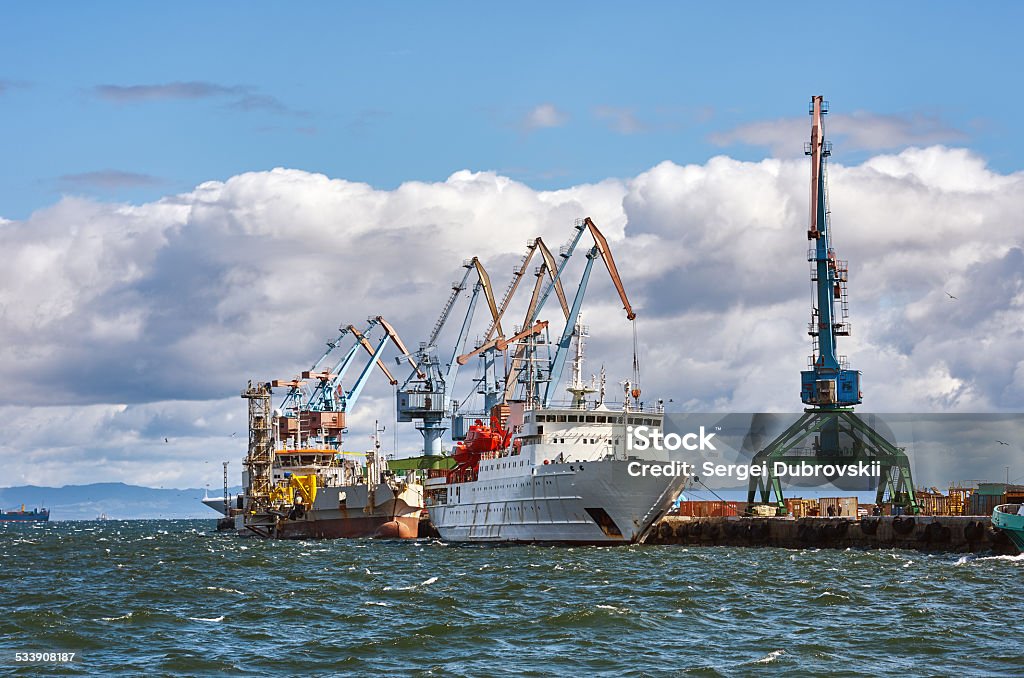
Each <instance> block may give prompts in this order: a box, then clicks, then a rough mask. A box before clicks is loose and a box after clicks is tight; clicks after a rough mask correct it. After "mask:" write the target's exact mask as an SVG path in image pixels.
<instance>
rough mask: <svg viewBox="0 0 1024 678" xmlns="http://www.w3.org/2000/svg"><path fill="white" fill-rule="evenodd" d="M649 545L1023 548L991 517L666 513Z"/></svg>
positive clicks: (1010, 552)
mask: <svg viewBox="0 0 1024 678" xmlns="http://www.w3.org/2000/svg"><path fill="white" fill-rule="evenodd" d="M646 543H648V544H684V545H692V546H776V547H781V548H792V549H799V548H834V549H845V548H865V549H877V548H890V549H891V548H897V549H913V550H917V551H934V552H949V553H977V552H986V551H988V552H993V553H997V554H1007V555H1016V554H1017V553H1019V551H1018V550H1017V548H1016V547H1015V546H1014V545H1013V543H1012V542H1011V541H1010V540H1009V539H1008V538H1007V536H1006V535H1005V534H1003V532H1001V531H1000V530H997V529H995V528H993V527H992V521H991V519H990V518H988V517H987V516H881V517H867V518H860V519H855V518H754V517H735V516H733V517H708V518H690V517H680V516H667V517H665V518H662V519H661V520H660V521H659V522H658V524H657V525H655V526H654V528H653V529H652V530H651V532H650V534H649V536H648V538H647V540H646Z"/></svg>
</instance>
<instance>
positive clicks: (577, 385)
mask: <svg viewBox="0 0 1024 678" xmlns="http://www.w3.org/2000/svg"><path fill="white" fill-rule="evenodd" d="M573 334H575V335H576V355H574V356H573V359H572V382H571V383H570V384H569V385H568V386H567V387H566V388H565V390H566V391H568V392H569V393H571V394H572V408H573V409H578V410H582V409H584V408H585V406H586V399H587V395H588V394H590V393H596V392H597V389H595V388H594V386H593V384H591V385H587V384H584V383H583V349H584V339H585V338H586V337H589V336H590V328H589V327H587V326H586V325H584V324H583V314H582V313H581V314H579V316H578V317H577V318H576V327H575V329H574V330H573Z"/></svg>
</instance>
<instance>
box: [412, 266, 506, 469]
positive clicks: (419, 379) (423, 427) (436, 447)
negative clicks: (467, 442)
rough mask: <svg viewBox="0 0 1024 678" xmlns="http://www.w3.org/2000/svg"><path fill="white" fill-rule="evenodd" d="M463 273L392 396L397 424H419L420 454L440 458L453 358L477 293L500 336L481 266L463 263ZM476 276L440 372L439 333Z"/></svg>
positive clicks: (454, 364)
mask: <svg viewBox="0 0 1024 678" xmlns="http://www.w3.org/2000/svg"><path fill="white" fill-rule="evenodd" d="M462 265H463V268H465V269H466V272H465V274H464V275H463V276H462V280H461V281H459V282H455V283H452V291H451V294H450V295H449V296H448V300H447V301H446V302H445V304H444V307H443V308H442V309H441V314H440V315H439V316H438V318H437V321H436V322H435V323H434V327H433V329H432V330H431V332H430V336H429V337H428V338H427V340H426V341H425V342H422V343H421V344H420V346H419V350H417V351H416V354H415V355H416V363H418V367H415V368H414V370H413V372H412V374H410V375H409V377H408V378H407V379H406V380H405V383H404V384H402V386H401V388H399V389H398V391H397V393H396V400H397V409H398V421H401V422H409V421H418V422H420V423H419V424H418V425H417V426H416V429H417V430H418V431H420V433H421V434H422V435H423V454H424V455H427V456H437V455H440V454H441V438H442V437H443V436H444V432H445V431H446V430H447V429H448V427H447V426H446V425H445V419H446V418H447V417H448V416H449V415H450V412H449V409H448V400H449V394H450V393H451V390H452V388H453V387H454V385H455V380H456V378H457V376H458V371H459V367H460V366H461V363H459V362H458V360H456V357H457V356H458V355H459V354H460V353H461V352H462V351H464V350H465V347H466V341H467V339H468V337H469V327H470V324H471V323H472V321H473V315H474V312H475V311H476V304H477V300H478V298H479V295H480V293H481V292H483V294H484V297H485V298H486V299H487V305H488V307H489V309H490V312H491V318H492V319H493V321H494V323H495V325H496V329H497V332H498V333H499V334H501V323H500V318H499V316H498V309H497V305H496V303H495V301H494V294H493V291H492V289H491V280H490V277H489V276H488V275H487V271H486V270H485V269H484V267H483V264H482V263H481V262H480V260H479V259H478V258H476V257H473V258H472V259H468V260H466V261H464V262H463V264H462ZM473 273H476V282H475V283H474V284H473V291H472V293H471V294H470V299H469V305H468V307H467V309H466V313H465V316H464V317H463V319H462V325H461V327H460V328H459V332H458V335H457V337H456V339H455V342H454V348H453V350H452V353H451V356H450V357H449V358H448V360H447V361H446V362H445V363H444V367H443V368H442V365H441V361H440V359H439V358H438V355H437V354H438V346H437V343H438V339H439V338H440V336H441V331H442V330H443V329H444V326H445V324H446V323H447V322H448V319H449V317H450V316H451V312H452V309H453V308H454V306H455V303H456V302H457V301H458V299H459V297H460V296H461V295H462V293H463V292H464V291H465V290H466V287H467V285H468V283H469V279H470V276H471V275H472V274H473Z"/></svg>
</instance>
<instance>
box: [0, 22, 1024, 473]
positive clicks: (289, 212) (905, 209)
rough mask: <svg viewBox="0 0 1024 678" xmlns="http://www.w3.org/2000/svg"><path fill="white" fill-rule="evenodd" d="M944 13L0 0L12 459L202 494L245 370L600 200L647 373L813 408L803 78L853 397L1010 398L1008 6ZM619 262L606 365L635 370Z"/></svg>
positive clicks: (1018, 307) (238, 422) (556, 230)
mask: <svg viewBox="0 0 1024 678" xmlns="http://www.w3.org/2000/svg"><path fill="white" fill-rule="evenodd" d="M930 7H931V11H930V12H929V16H921V15H920V14H921V13H920V11H919V8H915V6H914V5H911V4H905V5H899V6H896V7H892V6H890V5H888V4H877V5H871V4H870V3H869V4H868V5H863V4H862V5H858V7H857V8H856V12H853V11H852V10H851V11H850V12H849V13H843V12H841V11H840V12H835V11H832V12H830V11H828V10H823V9H822V7H821V6H820V5H819V4H801V3H791V4H789V5H786V6H785V7H784V8H781V9H780V8H779V7H777V6H772V5H763V4H743V3H741V4H740V5H739V6H738V7H737V8H735V9H734V10H732V11H730V12H729V13H728V14H720V13H715V12H713V11H712V10H710V9H704V8H700V7H696V6H690V5H684V4H680V5H678V6H658V7H653V8H648V9H645V10H639V11H637V10H630V12H629V13H624V12H625V11H624V10H623V9H622V8H621V7H620V6H619V5H616V4H612V3H608V4H600V3H598V4H597V5H595V4H594V3H587V4H584V3H578V4H574V3H566V4H561V5H558V6H557V7H554V8H552V7H548V6H546V5H540V4H536V5H531V4H529V3H527V4H525V5H517V6H516V7H515V8H509V9H495V8H491V9H483V8H477V7H470V6H469V5H465V4H441V5H412V4H402V5H398V4H396V5H390V6H384V7H380V6H375V7H373V8H372V9H371V8H369V6H367V7H366V8H363V7H358V6H354V5H353V6H343V5H340V4H334V3H332V4H326V3H325V4H316V3H314V4H310V5H307V6H305V7H304V8H302V9H301V10H300V9H294V8H291V7H285V6H284V5H276V4H270V3H267V4H261V5H256V4H252V3H223V4H219V5H216V6H213V7H209V6H205V5H204V6H200V5H198V4H189V3H173V4H170V5H167V6H165V7H157V6H146V7H145V8H143V9H139V8H137V7H135V6H132V5H125V4H118V3H105V4H99V5H97V6H85V5H82V6H79V5H68V6H66V7H63V8H61V11H60V12H56V13H55V11H54V9H53V7H50V8H48V11H43V9H35V8H33V7H32V6H30V5H22V6H20V7H16V8H13V9H12V8H8V10H7V11H6V12H5V15H6V20H5V24H6V26H7V28H8V31H7V32H6V35H5V39H4V40H3V41H0V137H2V148H3V149H4V162H3V163H2V164H0V252H3V254H4V266H3V267H2V268H0V337H2V343H0V377H2V378H3V380H4V383H5V384H6V385H7V388H6V389H4V391H3V395H0V421H3V422H4V423H3V424H2V427H0V430H2V433H3V435H2V436H0V461H2V462H3V469H4V470H3V475H2V477H0V485H18V484H23V483H32V484H37V485H61V484H64V483H85V482H97V481H102V480H122V481H125V482H131V483H136V484H145V485H152V486H166V487H173V486H176V487H186V486H193V487H194V486H201V485H203V484H204V483H207V482H210V483H211V484H213V485H219V478H220V463H219V462H220V461H221V460H225V459H230V460H232V462H233V465H234V467H235V470H236V473H237V470H238V463H237V460H238V459H239V458H240V457H241V455H242V454H243V452H244V443H243V442H242V439H243V438H244V434H245V409H244V402H243V401H242V400H241V399H240V398H239V397H238V393H239V391H240V389H241V388H242V387H243V386H244V384H245V382H246V380H248V379H250V378H254V379H272V378H285V377H289V376H292V375H293V374H295V373H296V372H297V371H299V370H301V369H306V368H308V367H309V365H310V364H311V363H312V362H313V361H314V360H315V359H316V357H318V356H319V354H320V352H321V351H322V348H323V342H324V341H326V340H328V339H330V338H333V337H334V336H335V335H336V328H337V327H338V325H339V324H348V323H350V322H353V323H355V324H357V325H358V324H361V323H362V322H363V321H364V320H365V318H366V317H367V316H369V315H378V314H382V315H384V316H385V317H387V318H388V319H389V320H390V321H391V322H392V323H393V324H394V325H395V326H396V327H397V328H398V330H399V332H400V333H401V334H402V335H403V338H404V339H405V340H406V342H407V343H409V344H413V345H415V344H416V343H417V342H418V341H420V340H422V339H424V338H425V337H426V335H427V334H428V333H429V331H430V328H431V327H432V325H433V322H434V319H435V318H436V316H437V314H438V312H439V311H440V308H441V306H442V304H443V302H444V300H445V298H446V296H447V294H448V292H449V283H450V282H451V281H452V280H457V279H459V278H460V277H461V274H462V272H463V269H462V268H461V263H462V261H463V260H464V259H466V258H469V257H471V256H479V257H480V258H481V259H482V261H483V262H484V265H485V266H486V267H487V268H488V270H489V271H490V272H491V276H492V278H493V279H494V282H495V286H496V287H497V288H499V290H501V289H503V288H504V286H505V284H506V283H507V280H508V277H509V274H510V273H511V271H512V269H513V267H514V266H515V265H516V264H517V263H518V261H519V257H520V256H521V255H522V252H523V249H524V245H525V243H526V241H527V240H528V239H531V238H533V237H536V236H538V235H540V236H543V237H544V238H545V240H546V241H547V242H548V243H549V244H550V245H552V246H555V245H557V244H559V243H562V242H564V241H565V240H567V239H568V238H569V237H570V236H571V235H572V233H573V229H572V224H573V221H574V219H576V218H579V217H583V216H591V217H592V218H593V219H594V220H595V222H596V223H597V224H598V225H599V226H601V227H602V229H603V230H604V232H605V234H606V235H607V236H608V237H609V240H610V241H611V244H612V247H613V250H614V252H615V256H616V259H617V261H618V265H619V269H620V272H621V273H622V276H623V278H624V281H625V284H626V287H627V290H628V292H629V294H630V297H631V299H632V301H633V303H634V306H635V307H636V308H637V310H638V323H639V324H638V328H639V336H640V340H641V349H642V360H643V366H642V369H643V388H644V392H645V394H647V395H650V396H651V397H657V396H661V397H664V398H666V399H669V398H671V399H672V400H673V403H674V405H675V406H676V407H677V408H679V409H684V410H688V411H715V412H725V411H776V412H787V411H788V412H792V411H796V410H799V407H800V403H799V374H798V372H799V370H800V369H803V368H804V366H805V363H806V356H807V354H808V352H809V350H810V344H809V339H808V337H807V335H806V333H805V332H806V323H807V322H808V320H809V314H810V302H811V293H810V289H809V281H808V265H807V262H806V261H805V258H804V253H805V251H806V248H807V241H806V237H805V231H806V220H807V211H808V210H807V196H808V187H807V184H808V176H809V171H808V165H807V161H806V159H805V158H804V157H803V155H802V149H803V143H804V141H805V140H806V139H807V137H808V134H809V118H808V116H807V115H806V110H807V102H808V100H809V98H810V96H811V95H812V94H824V95H825V97H826V99H828V100H829V101H830V103H831V113H830V115H829V117H828V118H827V120H826V124H827V133H828V135H829V136H830V138H831V139H832V141H833V142H834V153H833V157H832V162H831V164H830V173H829V181H830V198H831V207H832V214H833V226H834V231H835V232H834V244H835V247H836V248H837V250H838V252H839V255H840V257H841V258H844V259H848V260H849V262H850V286H849V289H850V299H851V320H852V324H853V332H854V334H853V336H852V337H850V338H849V339H845V340H842V341H841V343H840V352H841V353H843V354H845V355H848V356H849V357H850V361H851V364H852V366H853V367H854V368H856V369H860V370H862V371H863V377H862V379H863V390H864V396H865V403H864V405H863V406H862V408H861V409H862V410H863V411H865V412H870V411H877V412H947V411H949V412H1015V411H1016V412H1019V411H1021V409H1022V408H1024V323H1022V320H1024V235H1022V234H1024V228H1022V225H1021V214H1024V172H1022V170H1021V167H1022V164H1021V161H1020V158H1021V157H1022V155H1021V154H1022V152H1024V148H1021V146H1022V143H1021V141H1020V135H1019V134H1018V133H1017V130H1016V129H1015V127H1016V126H1015V124H1014V123H1015V122H1016V117H1017V110H1018V109H1017V106H1016V103H1017V100H1018V99H1019V98H1020V96H1021V95H1020V92H1019V88H1013V87H1010V86H1008V80H1007V79H1008V78H1012V74H1013V73H1014V68H1013V67H1012V65H1013V64H1019V63H1021V58H1022V56H1024V50H1022V49H1021V48H1020V47H1019V46H1018V41H1017V40H1016V36H1015V35H1013V34H1014V33H1015V32H1016V30H1017V28H1018V27H1019V26H1020V25H1021V20H1022V19H1024V10H1022V9H1021V6H1020V5H1017V4H1010V3H1007V4H993V5H989V6H987V7H986V8H984V10H981V9H979V10H975V9H972V8H971V7H968V6H966V5H954V4H943V3H937V4H934V3H933V4H932V5H930ZM738 14H739V15H742V16H743V20H742V21H738V20H737V15H738ZM812 20H813V21H812ZM577 263H578V262H577ZM573 272H575V274H576V275H577V276H578V272H579V268H578V266H577V267H576V268H574V269H573V270H572V271H570V273H573ZM570 277H571V276H570ZM606 278H607V276H606V274H605V273H604V272H603V270H601V269H595V274H594V277H593V280H592V283H591V286H590V289H589V291H588V297H587V299H588V301H587V304H586V306H585V314H586V322H587V324H588V325H590V326H591V328H592V334H593V338H592V340H591V341H590V352H589V357H590V362H589V369H590V370H591V371H596V370H597V369H598V368H599V366H600V365H601V364H604V365H605V366H606V368H607V370H608V372H609V376H610V379H611V380H613V381H617V380H619V379H624V378H626V377H627V376H628V373H629V370H630V361H631V330H630V327H629V325H628V323H626V322H625V321H624V319H623V317H622V312H621V309H620V308H619V306H620V305H619V304H618V302H617V299H616V298H615V296H614V290H613V289H612V287H611V286H610V284H609V283H608V281H607V279H606ZM950 294H951V295H953V296H955V297H956V299H951V298H950V296H949V295H950ZM551 319H552V320H555V318H554V317H551ZM478 325H479V323H478ZM478 330H479V328H478V327H475V328H474V331H478ZM390 355H391V356H393V355H394V353H393V352H392V353H391V354H390ZM475 369H477V368H476V366H475V365H473V364H470V365H468V366H467V367H466V368H465V370H464V372H463V375H462V377H461V378H460V382H459V384H460V388H462V389H463V393H465V392H467V391H468V389H469V387H468V380H469V378H471V377H472V376H473V374H474V370H475ZM403 376H404V375H403ZM374 418H378V419H380V420H382V421H384V422H387V425H388V429H389V431H388V432H389V436H390V434H391V433H393V432H395V427H394V426H393V424H392V423H391V422H393V419H394V414H393V408H392V392H391V389H390V387H389V386H388V385H387V384H386V383H385V382H384V380H383V379H380V377H379V375H374V378H373V379H372V380H371V382H370V385H369V386H368V390H367V392H366V394H365V396H364V398H363V400H362V401H361V403H360V406H359V409H358V411H357V412H355V413H353V416H352V417H351V422H352V433H351V437H350V440H351V441H352V443H351V448H352V449H362V448H364V447H365V446H366V443H367V442H368V437H367V436H368V434H369V432H370V430H371V429H372V422H373V420H374ZM397 433H398V446H399V449H400V454H408V453H411V452H412V451H413V450H414V449H415V447H416V443H417V439H418V436H417V434H416V433H415V431H414V430H412V429H411V427H406V425H401V427H400V428H399V429H398V431H397ZM232 434H236V435H235V436H234V437H232ZM165 439H166V442H165ZM393 440H394V439H392V440H391V443H392V444H393ZM1015 444H1016V445H1017V447H1016V452H1015V454H1017V455H1018V457H1019V454H1020V449H1021V445H1024V441H1016V442H1015ZM1021 466H1022V468H1021V469H1020V470H1019V473H1013V472H1012V471H1011V474H1012V475H1014V476H1016V475H1021V474H1024V464H1021ZM992 474H993V475H994V479H995V478H1001V477H1002V474H1003V470H1002V465H999V466H998V468H996V467H995V466H994V467H993V470H992ZM940 480H941V479H939V480H936V481H935V482H939V481H940Z"/></svg>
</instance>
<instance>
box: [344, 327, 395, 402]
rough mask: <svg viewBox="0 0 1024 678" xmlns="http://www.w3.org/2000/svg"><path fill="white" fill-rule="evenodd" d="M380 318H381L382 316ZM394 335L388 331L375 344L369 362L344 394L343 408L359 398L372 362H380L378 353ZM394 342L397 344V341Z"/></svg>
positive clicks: (368, 375)
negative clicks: (350, 388) (349, 389)
mask: <svg viewBox="0 0 1024 678" xmlns="http://www.w3.org/2000/svg"><path fill="white" fill-rule="evenodd" d="M381 320H383V318H382V319H381ZM382 324H383V323H382ZM396 336H398V335H396V334H392V333H391V332H388V333H386V334H385V335H384V338H383V339H381V340H380V343H379V344H378V345H377V349H376V350H375V351H374V352H373V355H372V356H371V358H370V362H368V363H366V367H364V368H363V371H362V372H360V373H359V378H358V379H356V383H355V386H353V387H352V390H351V391H349V392H348V393H347V394H346V396H345V407H344V409H345V411H346V412H347V411H349V410H350V409H351V408H353V407H355V405H356V401H358V400H359V394H361V393H362V392H363V387H364V386H366V382H367V381H368V380H369V378H370V372H372V371H373V364H374V363H377V362H380V354H381V353H383V352H384V348H385V347H386V346H387V345H388V341H389V340H391V339H394V338H395V337H396ZM395 343H396V344H397V342H395Z"/></svg>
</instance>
